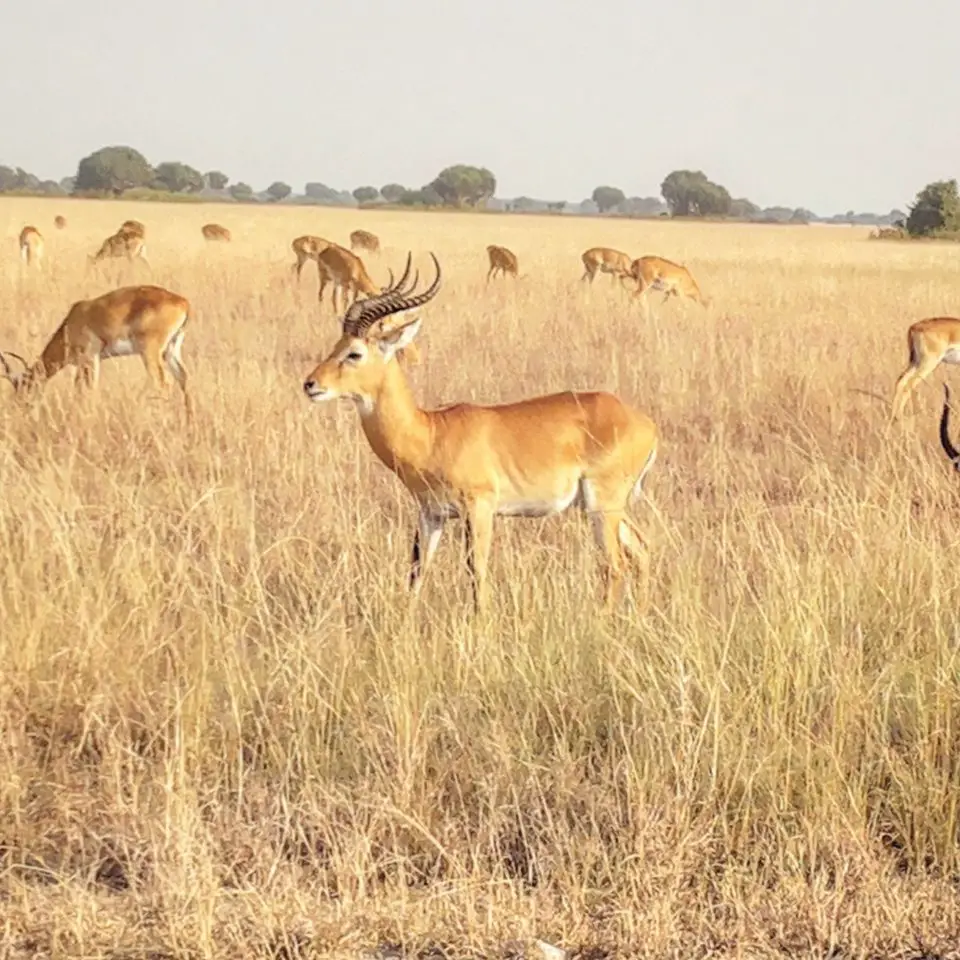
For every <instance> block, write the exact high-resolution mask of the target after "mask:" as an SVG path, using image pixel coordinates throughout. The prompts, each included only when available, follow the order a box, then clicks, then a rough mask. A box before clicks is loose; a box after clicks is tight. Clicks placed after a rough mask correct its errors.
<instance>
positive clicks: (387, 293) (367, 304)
mask: <svg viewBox="0 0 960 960" xmlns="http://www.w3.org/2000/svg"><path fill="white" fill-rule="evenodd" d="M412 264H413V254H412V253H409V252H408V253H407V263H406V266H405V267H404V269H403V276H401V277H400V279H399V280H398V281H397V282H396V283H394V282H393V271H392V270H390V271H389V272H390V283H389V284H387V286H385V287H382V288H381V290H380V293H375V294H374V295H373V296H370V297H366V298H365V299H363V300H357V301H356V302H354V303H353V304H351V305H350V309H349V310H347V312H346V313H345V314H344V315H343V332H344V333H349V334H352V335H353V336H356V335H357V334H358V333H360V332H362V330H363V329H364V328H362V327H357V324H358V323H359V322H360V319H361V318H362V316H363V314H364V311H365V309H369V308H371V307H373V305H374V304H379V303H382V302H383V301H384V300H385V299H387V298H388V297H393V296H396V295H397V294H398V293H402V288H403V285H404V284H405V283H406V282H407V278H408V277H409V276H410V267H411V265H412Z"/></svg>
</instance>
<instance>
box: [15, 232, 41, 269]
mask: <svg viewBox="0 0 960 960" xmlns="http://www.w3.org/2000/svg"><path fill="white" fill-rule="evenodd" d="M19 243H20V259H21V260H22V261H23V262H24V263H25V264H26V265H27V266H28V267H39V266H40V264H41V262H42V261H43V235H42V234H41V233H40V231H39V230H38V229H37V228H36V227H24V228H23V229H22V230H21V231H20V241H19Z"/></svg>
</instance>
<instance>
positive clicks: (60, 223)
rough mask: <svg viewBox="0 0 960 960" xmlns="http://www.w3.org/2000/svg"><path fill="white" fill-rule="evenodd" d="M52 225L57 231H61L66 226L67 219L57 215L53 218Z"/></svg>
mask: <svg viewBox="0 0 960 960" xmlns="http://www.w3.org/2000/svg"><path fill="white" fill-rule="evenodd" d="M53 225H54V226H55V227H56V228H57V229H58V230H63V229H65V228H66V226H67V218H66V217H62V216H60V215H59V214H57V216H55V217H54V218H53Z"/></svg>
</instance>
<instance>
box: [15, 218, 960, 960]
mask: <svg viewBox="0 0 960 960" xmlns="http://www.w3.org/2000/svg"><path fill="white" fill-rule="evenodd" d="M58 212H63V213H64V214H65V215H66V216H67V218H68V220H69V227H68V228H67V230H66V231H64V232H62V233H60V232H57V231H55V230H54V229H53V227H52V220H53V217H54V215H55V214H56V213H58ZM127 217H136V218H137V219H140V220H143V221H144V222H145V223H146V224H147V227H148V231H149V233H148V239H147V243H148V256H149V257H150V259H151V262H152V264H153V270H152V272H151V273H150V274H148V275H147V274H143V273H137V272H135V271H133V272H126V273H122V275H121V274H119V273H118V275H117V276H113V277H112V278H106V277H103V276H98V275H96V274H92V275H90V276H85V274H84V269H85V257H86V254H87V253H88V252H92V251H93V250H94V249H96V246H97V244H98V243H99V241H100V240H101V239H102V238H103V236H105V235H106V234H107V233H108V232H111V231H112V230H114V229H115V228H116V226H118V225H119V223H120V222H121V221H122V220H124V219H126V218H127ZM211 220H215V221H218V222H221V223H223V224H224V225H225V226H227V227H228V228H229V229H230V230H231V231H232V233H233V236H234V242H233V243H232V244H230V245H223V246H214V247H207V246H206V245H205V244H204V242H203V240H202V238H201V236H200V226H201V224H202V223H204V222H207V221H211ZM0 222H2V223H3V225H4V229H3V230H2V231H0V233H3V234H5V236H6V237H7V242H6V248H5V249H6V252H5V253H4V254H3V255H2V260H0V348H4V347H5V348H12V349H15V350H19V351H20V352H23V353H27V354H31V355H33V354H36V352H37V351H38V350H39V349H40V348H41V346H42V344H43V342H44V339H45V337H46V336H47V335H49V333H50V332H51V331H52V330H53V328H54V327H55V326H56V324H57V323H58V322H59V320H60V319H61V318H62V316H63V315H64V313H65V310H66V308H67V306H68V305H69V304H70V303H71V302H72V301H73V300H75V299H77V298H79V297H82V296H88V295H92V294H95V293H98V292H103V291H104V290H106V289H108V288H109V287H110V286H112V285H115V284H117V283H118V282H121V280H122V281H123V282H127V281H128V280H132V279H134V278H141V277H142V278H143V279H150V280H151V281H153V282H159V283H161V284H164V285H167V286H169V287H170V288H171V289H173V290H175V291H177V292H179V293H182V294H184V295H186V296H187V297H189V298H190V299H191V301H192V302H193V304H194V308H195V315H194V317H193V319H192V320H191V323H190V326H189V328H188V335H187V341H186V346H185V348H184V360H185V363H186V364H187V366H188V370H189V373H190V376H191V387H192V390H193V392H194V396H195V399H196V405H197V423H196V425H195V427H194V428H193V429H192V430H188V429H187V427H186V425H185V421H184V417H183V410H182V407H181V404H180V402H179V397H177V396H176V395H172V396H171V397H170V398H168V399H166V400H164V399H157V398H155V397H154V396H153V395H152V393H151V392H150V391H149V390H146V389H145V388H146V376H145V373H144V370H143V367H142V365H141V364H140V363H139V362H138V361H137V360H135V359H131V360H123V361H115V362H111V363H109V364H106V365H105V366H104V368H103V372H102V377H101V386H100V389H99V391H98V392H97V393H96V394H95V395H94V396H92V397H90V398H87V399H85V400H82V401H77V399H76V398H75V394H74V390H73V386H72V383H71V378H70V377H69V376H61V377H59V378H58V379H56V380H54V381H51V382H50V383H49V384H48V386H47V389H46V392H45V395H44V397H43V399H42V401H41V402H40V403H39V404H38V405H36V406H35V407H33V408H29V409H22V408H20V407H18V406H16V405H15V404H14V403H13V402H12V398H11V397H10V396H9V390H8V389H7V388H6V387H3V398H4V399H3V401H2V402H0V431H2V443H0V488H2V490H3V496H2V500H0V545H2V552H0V556H2V561H0V663H2V665H3V667H2V670H0V915H2V919H3V922H2V923H0V947H2V951H3V953H4V955H7V956H30V955H34V954H38V955H39V954H43V955H46V956H57V957H79V956H83V957H91V956H113V957H146V956H152V957H168V956H169V957H173V956H176V957H181V956H189V957H241V956H242V957H258V956H274V957H276V956H287V957H292V956H317V957H319V956H358V954H359V952H360V951H361V950H362V949H373V948H376V947H378V945H379V946H380V947H381V948H382V947H383V945H385V944H391V943H392V944H400V945H402V947H403V949H404V950H405V951H407V953H408V955H416V954H417V951H424V950H426V949H427V948H428V947H431V946H432V947H433V948H434V950H435V952H434V953H433V954H432V956H440V955H441V954H440V952H436V951H441V950H442V951H445V953H446V955H448V956H460V955H472V956H477V955H490V956H500V955H505V954H504V952H503V951H505V950H510V949H513V950H514V951H517V950H519V949H520V945H522V944H525V943H526V944H529V942H530V941H531V939H532V938H534V937H539V938H542V939H544V940H547V941H550V942H553V943H557V944H560V945H562V946H565V947H569V948H574V947H578V946H579V947H582V948H584V949H586V948H592V949H593V950H594V951H595V952H594V953H592V954H589V955H590V956H594V957H599V956H603V955H611V956H633V957H641V956H642V957H654V956H680V955H683V956H706V955H708V954H709V955H711V956H717V955H730V956H747V955H749V956H771V955H784V956H786V955H789V956H791V957H797V956H827V955H830V956H834V957H840V956H843V957H858V956H868V955H869V956H889V955H904V956H905V955H910V951H914V955H917V954H918V952H919V951H922V950H925V951H927V954H926V955H928V956H933V955H935V954H936V952H937V951H940V953H941V955H945V954H946V951H947V950H948V947H950V945H952V944H954V943H955V942H956V940H957V938H958V935H960V910H958V901H957V897H956V888H955V883H956V877H957V875H958V867H960V863H958V860H960V856H958V846H957V827H958V812H960V809H958V803H960V784H958V777H960V773H958V761H960V743H958V738H957V729H956V728H957V725H958V723H960V715H958V710H960V677H958V660H957V652H956V651H957V608H958V598H960V566H958V564H957V562H956V556H957V539H958V536H960V502H958V497H957V477H956V476H955V475H953V474H951V473H950V472H949V470H948V469H947V467H946V464H945V461H944V459H943V457H942V455H941V454H940V452H939V450H938V448H937V446H936V441H935V426H936V423H935V421H936V413H937V411H938V409H939V399H940V398H939V395H938V394H937V393H936V391H935V390H931V389H929V388H927V389H924V390H922V391H920V394H919V396H918V398H917V400H916V402H915V404H914V405H913V408H912V412H911V414H910V415H909V416H908V417H907V419H906V421H905V422H904V424H903V425H902V426H901V427H898V428H895V429H890V428H888V426H887V423H886V417H887V413H888V409H887V407H886V406H884V404H882V403H880V402H878V401H877V400H874V399H871V398H869V397H866V396H864V395H862V394H858V393H854V392H852V391H851V388H860V389H864V390H868V391H875V392H879V393H882V394H883V395H885V396H889V393H890V390H891V388H892V384H893V380H894V379H895V377H896V375H897V374H898V373H899V372H900V369H901V368H902V367H903V365H904V363H905V359H906V356H905V354H906V348H905V330H906V326H907V325H908V323H909V322H910V321H911V320H913V319H916V318H919V317H922V316H924V315H930V314H934V313H942V312H947V313H949V312H951V311H953V312H956V310H957V309H960V307H958V305H957V301H958V296H960V289H958V281H957V279H956V278H957V274H956V270H955V266H954V264H953V260H954V251H953V250H952V248H947V247H945V246H939V245H922V246H917V247H913V246H910V245H896V246H887V245H885V244H871V243H867V242H865V239H866V231H860V230H853V229H830V228H819V227H798V228H789V227H782V228H769V227H767V228H765V227H756V226H719V225H703V226H693V225H680V224H670V223H665V224H661V223H625V222H614V221H601V220H587V219H584V220H579V219H577V220H573V219H562V218H532V217H531V218H527V217H523V218H521V217H517V218H505V217H492V216H479V215H478V216H467V215H449V216H448V215H442V214H419V215H417V214H403V213H382V214H378V213H372V212H362V213H357V212H345V211H335V210H310V209H278V208H268V209H260V208H255V207H223V208H217V207H210V206H198V207H193V206H187V205H185V206H161V205H153V204H142V205H135V204H123V203H94V202H77V203H69V202H57V203H51V202H46V201H38V200H4V201H2V204H0ZM27 222H32V223H35V224H36V225H37V226H38V227H39V228H40V229H41V230H42V231H43V232H44V233H45V235H46V237H47V241H48V251H49V259H50V261H51V262H50V264H49V265H48V267H47V268H46V269H45V270H44V271H43V272H42V274H40V275H39V276H31V275H25V274H23V273H22V271H21V269H20V267H19V264H18V262H17V260H16V243H15V237H16V234H17V233H18V232H19V229H20V227H21V226H22V225H23V224H24V223H27ZM356 226H363V227H365V228H367V229H372V230H373V231H374V232H376V233H378V234H379V235H380V236H381V239H382V242H383V244H384V252H383V254H382V256H381V257H380V258H377V257H374V256H370V257H368V258H367V262H368V264H369V267H370V270H371V272H372V273H373V275H374V277H375V279H381V280H385V279H386V272H387V271H386V267H387V266H388V265H390V266H393V268H394V270H396V268H397V266H399V265H402V261H403V258H404V256H405V253H406V251H407V249H412V250H414V251H415V252H416V253H417V254H418V255H419V256H421V257H423V256H424V255H425V253H426V251H428V250H435V251H436V252H437V254H438V256H439V258H440V260H441V262H442V264H443V267H444V270H445V275H446V283H445V286H444V289H443V291H442V293H441V295H440V296H439V297H438V298H437V300H436V301H435V302H434V304H433V305H432V306H431V308H430V310H429V313H428V315H427V321H426V323H425V328H424V331H423V334H422V346H423V348H424V362H423V363H422V364H421V365H420V366H418V367H415V368H413V369H412V370H411V373H410V376H411V378H412V380H413V382H414V388H415V391H416V393H417V395H418V396H419V397H420V398H421V399H422V401H423V402H424V403H425V404H437V403H440V402H445V401H451V400H456V399H469V400H475V401H486V402H493V401H498V400H507V399H513V398H518V397H522V396H526V395H530V394H534V393H539V392H545V391H550V390H555V389H559V388H565V387H580V388H586V387H592V388H605V389H611V390H615V391H617V392H618V393H620V394H621V395H622V396H623V397H624V398H625V399H627V400H628V401H630V402H632V403H634V404H636V405H637V406H639V407H640V408H642V409H644V410H646V411H648V412H649V413H650V414H651V415H652V416H653V417H654V419H655V420H656V421H657V423H658V425H659V426H660V429H661V432H662V443H661V450H660V457H659V459H658V463H657V466H656V468H655V469H654V471H653V474H652V475H651V478H650V485H649V491H650V495H651V500H652V503H653V507H654V508H655V509H652V508H651V507H650V506H645V505H641V506H640V507H639V508H638V510H637V511H636V516H637V519H638V521H639V522H640V523H641V525H643V526H644V527H645V528H646V529H647V530H648V531H649V534H650V540H651V544H652V548H653V556H654V563H653V571H652V574H653V599H654V606H653V610H652V612H651V614H650V615H649V616H648V617H647V618H646V619H644V620H638V619H637V618H636V617H635V616H634V615H633V614H632V613H631V611H630V609H629V608H628V607H625V608H624V609H622V610H621V611H620V612H619V613H618V614H617V615H616V616H615V617H614V618H612V619H610V620H605V619H602V618H600V617H599V616H598V610H597V606H596V604H595V597H596V596H597V595H598V584H597V579H596V578H597V572H598V571H597V556H596V554H595V549H594V547H593V544H592V540H591V538H590V535H589V529H588V526H587V524H586V523H585V522H584V521H583V520H582V519H581V518H579V517H575V516H573V515H569V516H565V517H563V518H559V519H557V518H554V519H549V520H544V521H530V520H512V521H506V522H503V523H502V524H500V526H499V528H498V531H497V534H496V539H495V543H494V554H493V558H492V571H491V574H492V575H491V588H492V589H491V594H492V598H493V604H494V615H493V616H492V617H491V618H490V620H489V621H485V622H474V621H472V620H471V619H470V618H469V617H468V616H467V613H468V611H469V593H468V587H467V581H466V577H465V574H464V571H463V569H462V567H463V565H462V563H461V546H460V543H459V540H458V535H457V532H456V530H455V529H454V533H453V535H450V536H448V537H447V539H446V540H445V541H444V543H443V545H442V546H441V549H440V552H439V554H438V557H437V560H436V562H435V566H434V567H433V568H432V569H431V571H430V574H429V575H428V579H427V583H426V585H425V588H424V595H423V598H422V602H421V603H420V604H419V605H418V606H417V607H416V608H415V609H411V608H410V607H408V605H407V601H406V597H405V593H404V578H405V572H406V563H407V556H408V551H409V544H410V539H411V534H412V528H413V511H412V505H411V503H410V501H409V500H408V498H407V495H406V493H405V492H404V491H403V490H402V488H401V487H400V486H399V484H398V482H397V481H396V480H395V479H394V478H393V477H392V476H390V475H389V474H388V473H387V472H386V471H385V470H384V469H383V468H382V467H381V466H380V465H379V464H378V463H377V462H376V461H375V460H374V458H373V456H372V454H371V452H370V451H369V450H368V449H367V447H366V444H365V441H364V440H363V436H362V434H361V433H360V431H359V429H358V423H357V421H356V416H355V413H354V412H353V411H352V410H351V409H349V407H339V408H332V409H322V410H321V409H318V408H316V407H312V406H311V405H310V404H309V403H307V401H306V400H305V398H304V397H303V395H302V390H301V382H302V379H303V376H304V374H305V373H307V372H308V371H309V370H310V369H311V368H312V366H313V363H314V361H315V359H316V358H317V357H318V356H319V355H320V354H322V353H323V351H324V349H325V348H327V347H329V345H330V344H331V342H332V341H333V339H334V337H335V333H336V324H335V321H334V318H333V316H332V315H331V314H330V313H329V312H327V313H323V314H320V313H318V310H317V307H316V302H315V289H316V281H315V276H314V272H313V271H312V270H308V271H304V278H303V281H302V284H301V286H300V289H299V290H298V288H297V286H296V285H295V284H294V282H293V281H292V278H291V275H290V265H291V264H292V262H293V255H292V253H291V252H290V249H289V243H290V240H291V239H292V238H293V237H295V236H297V235H299V234H301V233H307V232H309V233H317V234H320V235H323V236H327V237H329V238H331V239H334V240H338V241H340V242H344V241H346V238H347V236H348V234H349V232H350V230H352V229H353V228H355V227H356ZM491 242H494V243H503V244H505V245H507V246H509V247H510V248H511V249H513V250H514V251H515V252H516V253H517V254H518V255H519V257H520V265H521V272H522V273H525V274H527V275H528V279H526V280H521V281H520V282H519V283H513V282H512V281H510V280H509V279H508V280H506V281H501V282H498V283H496V284H493V285H491V287H490V288H489V290H488V289H486V288H485V287H484V284H483V277H484V275H485V273H486V268H487V263H486V254H485V250H484V248H485V246H486V244H487V243H491ZM593 244H609V245H612V246H616V247H620V248H622V249H625V250H627V251H628V252H630V253H632V254H634V255H640V254H642V253H658V254H661V255H664V256H667V257H670V258H672V259H677V260H681V261H684V262H686V263H687V264H688V265H689V266H690V267H691V269H692V270H693V272H694V275H695V276H696V277H697V278H698V280H699V281H700V283H701V286H702V287H703V289H704V291H705V292H707V293H709V294H710V295H712V296H713V298H714V302H715V305H716V306H715V309H714V311H713V313H712V314H708V313H705V312H703V311H701V310H700V309H699V308H698V307H696V306H695V305H690V304H676V303H671V304H670V305H668V306H665V307H657V308H655V316H654V318H653V319H652V320H651V321H650V322H649V323H643V322H642V321H641V319H640V313H639V311H638V310H637V309H636V307H635V306H633V305H631V304H630V303H629V302H628V300H627V299H626V298H624V297H623V296H622V295H620V294H618V293H617V291H616V290H615V287H614V285H613V284H612V283H611V282H610V281H609V278H605V277H604V278H600V279H598V281H597V282H596V284H595V285H594V286H593V287H592V288H589V289H588V288H585V287H583V286H581V285H580V284H579V282H578V281H579V276H580V272H581V268H580V263H579V253H580V252H581V251H582V250H583V249H584V248H585V247H587V246H589V245H593ZM939 376H940V374H938V377H939ZM0 387H2V385H0ZM658 517H659V519H657V518H658ZM468 951H472V953H469V954H468ZM603 951H607V954H604V952H603ZM831 951H833V952H832V953H831ZM381 952H383V951H381ZM421 955H422V954H421ZM582 955H587V954H586V953H584V954H582Z"/></svg>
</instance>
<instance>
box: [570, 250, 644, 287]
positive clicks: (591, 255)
mask: <svg viewBox="0 0 960 960" xmlns="http://www.w3.org/2000/svg"><path fill="white" fill-rule="evenodd" d="M580 259H581V260H582V261H583V276H582V277H581V278H580V279H581V280H589V281H590V282H591V283H593V281H594V278H595V277H596V275H597V274H598V273H609V274H610V275H611V276H612V277H614V278H616V279H619V280H620V282H621V283H622V282H623V281H624V280H629V279H630V265H631V263H632V261H631V260H630V257H629V256H628V255H627V254H625V253H623V252H622V251H621V250H612V249H611V248H610V247H591V248H590V249H589V250H584V252H583V253H582V254H581V256H580Z"/></svg>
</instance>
